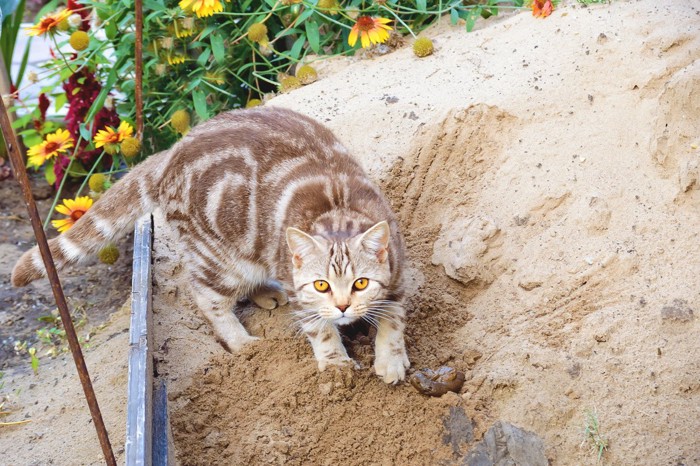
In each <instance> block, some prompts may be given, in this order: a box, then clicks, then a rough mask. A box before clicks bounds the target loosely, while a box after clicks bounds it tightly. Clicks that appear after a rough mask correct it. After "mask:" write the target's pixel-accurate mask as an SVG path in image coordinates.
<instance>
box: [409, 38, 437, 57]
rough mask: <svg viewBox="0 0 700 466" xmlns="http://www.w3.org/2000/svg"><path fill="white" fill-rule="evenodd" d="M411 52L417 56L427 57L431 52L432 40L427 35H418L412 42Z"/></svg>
mask: <svg viewBox="0 0 700 466" xmlns="http://www.w3.org/2000/svg"><path fill="white" fill-rule="evenodd" d="M413 53H414V54H415V55H416V56H417V57H419V58H423V57H427V56H428V55H431V54H432V53H433V41H432V40H430V39H428V38H427V37H419V38H418V39H416V41H415V42H414V43H413Z"/></svg>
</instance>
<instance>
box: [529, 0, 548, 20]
mask: <svg viewBox="0 0 700 466" xmlns="http://www.w3.org/2000/svg"><path fill="white" fill-rule="evenodd" d="M531 7H532V16H534V17H535V18H546V17H547V16H549V15H551V14H552V10H554V5H552V0H532V5H531Z"/></svg>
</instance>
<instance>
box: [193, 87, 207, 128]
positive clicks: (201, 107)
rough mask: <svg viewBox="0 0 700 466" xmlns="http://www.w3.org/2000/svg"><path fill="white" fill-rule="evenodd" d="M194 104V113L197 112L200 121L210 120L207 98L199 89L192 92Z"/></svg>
mask: <svg viewBox="0 0 700 466" xmlns="http://www.w3.org/2000/svg"><path fill="white" fill-rule="evenodd" d="M192 102H193V103H194V111H195V112H197V115H198V116H199V119H200V120H202V121H204V120H208V119H209V110H208V109H207V96H206V95H204V92H202V91H201V90H199V89H195V90H194V91H193V92H192Z"/></svg>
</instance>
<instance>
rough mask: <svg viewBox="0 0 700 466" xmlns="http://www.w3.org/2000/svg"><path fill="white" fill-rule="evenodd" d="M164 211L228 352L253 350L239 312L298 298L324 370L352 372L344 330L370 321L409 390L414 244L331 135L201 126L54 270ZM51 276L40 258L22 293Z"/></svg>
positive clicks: (296, 127)
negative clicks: (237, 308)
mask: <svg viewBox="0 0 700 466" xmlns="http://www.w3.org/2000/svg"><path fill="white" fill-rule="evenodd" d="M156 208H159V209H161V211H162V212H163V213H164V215H165V218H166V219H167V221H168V222H169V223H170V224H171V225H172V226H173V229H174V230H176V231H177V232H178V233H179V241H180V242H181V243H182V245H183V246H184V260H185V264H186V269H187V273H188V275H189V282H190V283H191V284H192V287H191V288H192V293H193V297H194V298H195V301H196V303H197V305H198V306H199V308H200V309H201V311H202V313H203V314H204V315H205V316H206V318H207V319H208V320H209V322H211V325H212V326H213V328H214V330H215V333H216V335H217V337H218V338H219V339H220V340H221V341H222V343H223V344H224V345H225V346H227V347H228V348H229V349H230V350H232V351H235V350H237V349H239V348H241V347H242V346H243V345H245V344H246V343H248V342H251V341H253V340H255V339H256V338H255V337H252V336H250V335H249V334H248V332H247V331H246V330H245V328H244V327H243V326H242V325H241V323H240V322H239V321H238V319H237V318H236V316H235V315H234V313H233V312H232V308H233V306H234V304H235V303H236V301H237V300H239V299H241V298H244V297H248V298H250V299H251V300H252V301H254V302H255V303H256V304H257V305H258V306H260V307H262V308H266V309H274V308H275V307H276V306H278V305H284V304H286V303H287V302H288V299H287V294H286V293H285V291H284V290H285V289H287V290H289V291H290V292H291V291H293V293H294V294H295V298H296V299H295V302H296V303H297V304H298V305H299V306H300V307H301V310H299V311H297V312H296V315H297V317H298V322H299V324H300V326H301V329H302V330H303V332H305V334H306V336H307V337H308V339H309V341H310V342H311V346H312V348H313V353H314V356H315V357H316V360H317V361H318V367H319V369H320V370H323V369H325V368H326V366H328V365H344V364H349V363H352V360H351V359H350V358H349V357H348V354H347V352H346V350H345V348H344V346H343V343H342V341H341V337H340V335H339V333H338V327H339V326H343V325H347V324H350V323H353V322H356V321H358V320H360V319H363V320H365V321H367V322H369V323H370V324H371V325H373V326H375V327H376V328H377V336H376V341H375V360H374V370H375V372H376V373H377V374H378V375H379V376H381V377H382V378H383V380H384V381H385V382H387V383H396V382H398V381H400V380H403V379H404V377H405V374H406V369H407V368H408V367H409V361H408V357H407V356H406V349H405V344H404V336H403V331H404V317H405V311H404V306H403V296H404V288H403V282H402V267H403V261H404V245H403V239H402V237H401V234H400V232H399V229H398V226H397V223H396V220H395V218H394V215H393V213H392V210H391V207H390V206H389V203H388V202H387V200H386V199H385V198H384V196H383V195H382V193H381V192H380V191H379V189H378V188H377V187H376V186H375V185H374V184H373V183H372V182H371V181H370V180H369V179H368V178H367V176H366V175H365V173H364V172H363V170H362V169H361V168H360V166H359V165H358V164H357V162H355V161H354V160H353V159H352V158H351V157H350V155H349V154H348V151H347V149H346V148H345V147H343V145H342V144H341V143H340V142H339V141H338V139H336V137H335V136H334V135H333V134H332V133H331V131H330V130H329V129H327V128H325V127H324V126H322V125H321V124H319V123H317V122H315V121H314V120H312V119H310V118H308V117H306V116H303V115H301V114H298V113H296V112H293V111H291V110H285V109H281V108H259V109H250V110H235V111H231V112H227V113H223V114H220V115H218V116H217V117H215V118H212V119H211V120H209V121H207V122H206V123H202V124H201V125H198V126H197V127H195V128H194V129H193V130H192V131H190V132H189V134H187V136H185V137H184V138H183V139H182V140H181V141H179V142H178V143H177V144H175V145H174V146H173V147H172V148H171V149H170V150H167V151H164V152H160V153H158V154H155V155H153V156H151V157H149V158H148V159H146V160H145V161H144V162H143V163H141V164H139V165H138V166H137V167H135V168H134V169H133V170H131V172H130V173H129V174H128V175H126V176H125V177H124V178H123V179H122V180H120V181H119V182H117V183H116V184H115V185H114V186H112V188H110V189H109V191H107V192H106V193H105V194H104V195H103V196H102V197H101V198H100V199H99V200H98V201H97V202H96V203H95V204H94V205H93V206H92V208H91V209H90V210H89V211H88V212H87V213H86V214H85V215H83V216H82V217H81V218H80V219H79V220H78V221H77V223H76V224H75V225H74V226H73V227H72V228H71V229H70V230H68V231H66V232H64V233H63V234H61V235H60V236H58V237H57V238H55V239H52V240H51V241H50V242H49V245H50V247H51V252H52V254H53V257H54V260H55V262H56V265H57V267H59V268H60V267H63V266H65V265H66V264H71V263H76V262H78V261H79V260H81V259H83V258H85V257H86V256H88V255H89V254H94V253H95V252H96V251H98V250H99V249H100V248H101V247H103V246H104V245H105V244H106V243H107V242H109V241H111V240H114V239H115V238H117V237H118V236H120V235H121V234H123V233H125V232H126V231H128V230H129V229H130V228H131V227H132V225H133V223H134V221H135V220H136V219H137V218H139V217H140V216H142V215H144V214H147V213H149V212H152V211H153V210H155V209H156ZM43 276H45V272H44V267H43V263H42V260H41V257H40V254H39V251H38V249H37V248H36V247H35V248H33V249H31V250H30V251H27V252H26V253H25V254H24V255H23V256H22V257H21V258H20V259H19V261H18V262H17V264H16V265H15V268H14V270H13V271H12V283H13V285H15V286H24V285H27V284H28V283H30V282H31V281H32V280H35V279H38V278H40V277H43ZM280 282H282V283H285V284H286V286H282V285H281V284H280Z"/></svg>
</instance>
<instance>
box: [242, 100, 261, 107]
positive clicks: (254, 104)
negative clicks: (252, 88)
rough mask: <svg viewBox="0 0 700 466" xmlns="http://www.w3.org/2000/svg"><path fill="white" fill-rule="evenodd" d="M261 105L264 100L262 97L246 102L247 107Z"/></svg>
mask: <svg viewBox="0 0 700 466" xmlns="http://www.w3.org/2000/svg"><path fill="white" fill-rule="evenodd" d="M259 105H262V100H260V99H250V100H249V101H248V103H247V104H245V108H253V107H257V106H259Z"/></svg>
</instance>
